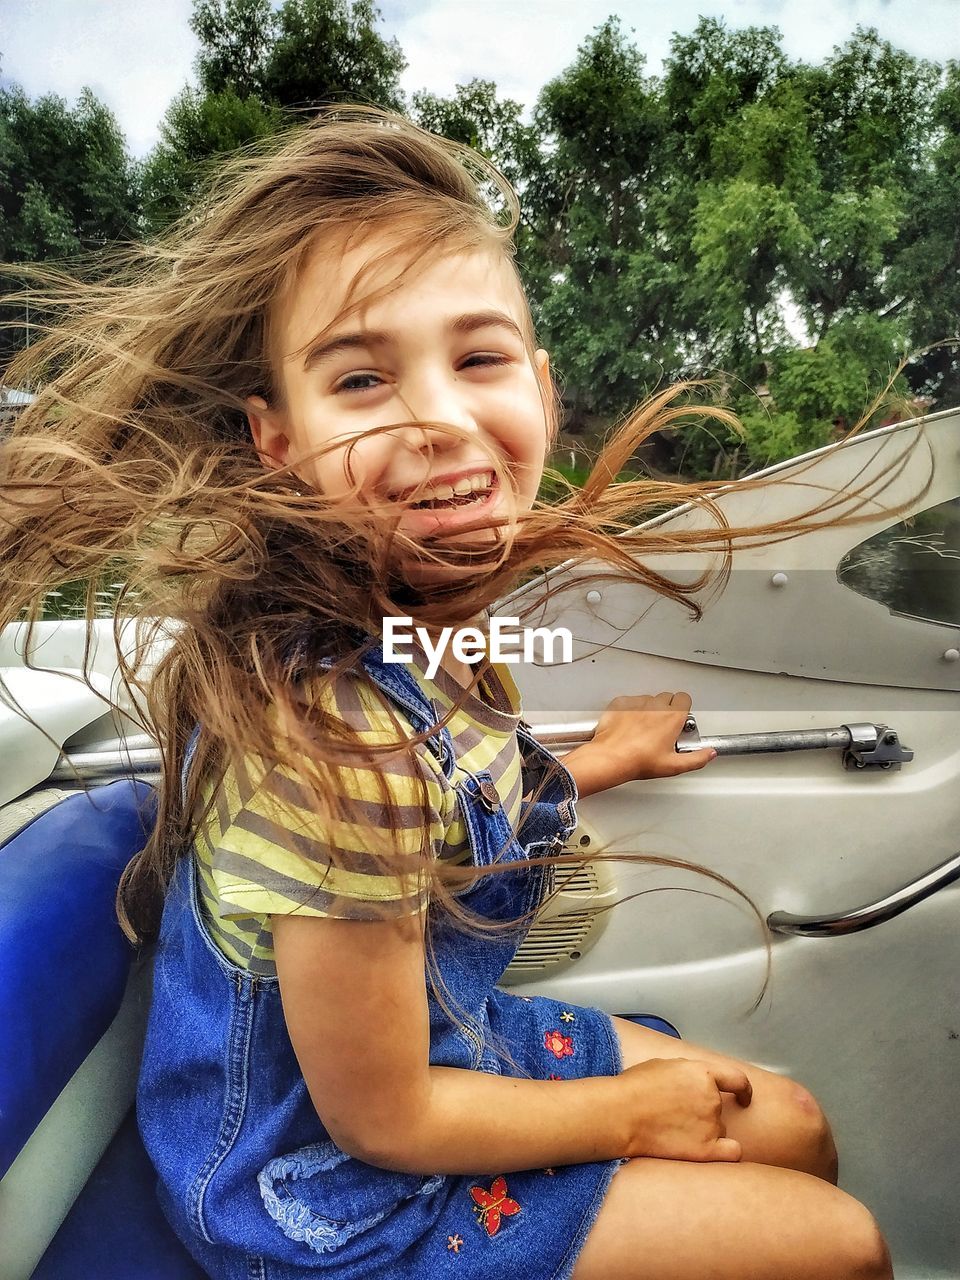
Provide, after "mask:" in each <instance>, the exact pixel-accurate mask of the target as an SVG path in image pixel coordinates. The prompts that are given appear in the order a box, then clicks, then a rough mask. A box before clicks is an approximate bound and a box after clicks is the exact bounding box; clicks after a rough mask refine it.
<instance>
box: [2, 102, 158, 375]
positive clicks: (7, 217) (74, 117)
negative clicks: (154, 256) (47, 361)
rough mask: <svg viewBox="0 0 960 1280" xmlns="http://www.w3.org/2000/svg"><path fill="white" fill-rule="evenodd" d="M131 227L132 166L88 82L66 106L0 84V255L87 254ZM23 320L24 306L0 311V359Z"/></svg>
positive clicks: (20, 332)
mask: <svg viewBox="0 0 960 1280" xmlns="http://www.w3.org/2000/svg"><path fill="white" fill-rule="evenodd" d="M137 230H138V192H137V186H136V172H135V168H134V166H133V164H132V163H131V161H130V159H129V157H128V156H127V152H126V146H125V143H124V139H123V135H122V134H121V132H120V129H119V128H118V126H117V122H116V120H115V118H114V117H113V115H112V114H111V112H110V111H108V110H107V108H106V107H105V106H104V105H103V103H102V102H100V101H99V100H98V99H97V98H96V97H95V96H94V95H93V94H92V93H91V92H90V90H89V89H84V90H83V92H82V93H81V95H80V98H79V100H78V102H77V105H76V106H75V107H74V108H72V109H71V108H70V107H68V105H67V103H66V102H65V101H64V100H63V99H62V98H58V97H56V96H55V95H53V94H48V95H46V96H44V97H41V98H38V99H37V100H36V101H35V102H31V101H30V100H29V99H28V98H27V96H26V94H25V93H24V92H23V90H22V89H20V88H18V87H17V86H13V87H12V88H9V89H0V262H40V261H50V260H52V259H61V258H72V257H76V256H77V255H79V254H83V255H84V256H85V257H86V258H87V259H88V260H92V259H93V258H94V257H95V256H96V254H97V253H98V252H99V251H102V250H103V249H105V248H106V247H107V246H109V245H111V244H113V243H115V242H118V241H124V240H128V239H129V238H131V236H133V235H135V234H136V232H137ZM27 320H28V315H27V311H26V308H25V307H24V309H23V311H22V312H21V310H20V309H19V308H18V307H6V308H4V309H3V310H2V311H0V321H2V322H3V323H4V325H5V326H9V327H4V328H3V329H0V367H2V365H4V364H5V363H6V361H7V360H8V359H9V357H10V356H11V355H12V354H13V352H14V351H16V350H17V349H18V348H19V347H21V346H23V345H24V344H25V343H26V342H27V341H28V332H29V331H28V328H27ZM35 322H36V317H34V323H35Z"/></svg>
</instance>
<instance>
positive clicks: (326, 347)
mask: <svg viewBox="0 0 960 1280" xmlns="http://www.w3.org/2000/svg"><path fill="white" fill-rule="evenodd" d="M492 327H499V328H501V329H507V330H509V332H510V333H511V334H512V335H513V336H514V337H517V338H519V339H520V341H521V342H522V341H523V330H522V329H521V328H520V326H519V325H518V324H517V322H516V321H515V320H512V319H511V318H510V317H509V316H508V315H507V314H506V312H503V311H471V312H469V313H468V314H466V315H462V316H456V317H455V318H454V319H453V320H451V321H450V323H449V324H448V326H447V328H448V329H449V331H450V332H451V333H473V332H475V330H477V329H488V328H492ZM394 341H396V335H395V334H392V333H386V332H384V331H383V330H381V329H364V330H363V331H362V332H359V333H341V334H339V335H338V336H337V337H335V338H327V339H321V340H320V341H319V342H316V343H314V344H313V345H312V346H311V347H309V348H308V349H307V353H306V355H305V356H304V359H303V368H304V372H306V371H307V370H309V369H315V368H316V366H317V365H318V364H321V363H322V362H323V361H324V360H329V359H330V358H331V357H332V356H335V355H338V354H339V353H340V352H341V351H355V350H357V349H358V348H364V349H366V348H370V347H377V346H385V345H387V344H389V343H390V342H394Z"/></svg>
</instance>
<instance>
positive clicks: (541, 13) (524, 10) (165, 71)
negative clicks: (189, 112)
mask: <svg viewBox="0 0 960 1280" xmlns="http://www.w3.org/2000/svg"><path fill="white" fill-rule="evenodd" d="M277 2H278V0H274V3H277ZM381 9H382V12H383V22H382V23H381V27H380V29H381V31H382V32H383V33H384V34H385V35H388V36H396V37H397V39H398V40H399V42H400V45H401V47H402V49H403V51H404V53H405V55H406V57H407V59H408V62H409V67H408V69H407V71H406V73H405V75H404V77H403V83H404V87H405V88H406V89H407V90H408V92H412V91H414V90H417V89H429V90H431V91H432V92H434V93H440V94H449V93H452V91H453V88H454V86H455V85H456V84H463V83H465V82H466V81H468V80H470V79H472V78H473V77H475V76H479V77H482V78H484V79H489V80H494V81H496V83H497V85H498V88H499V90H500V92H501V94H503V95H506V96H509V97H512V98H516V99H517V100H518V101H520V102H521V103H523V104H524V105H525V106H526V107H527V108H530V107H532V106H533V103H534V101H535V99H536V97H537V94H538V93H539V91H540V89H541V88H542V87H543V85H544V84H545V83H546V82H547V81H548V80H550V79H551V78H552V77H554V76H556V75H558V74H559V73H560V72H561V71H562V70H563V69H564V67H566V66H568V65H569V64H570V62H571V61H572V60H573V58H574V56H575V54H576V51H577V47H578V46H579V45H580V44H581V43H582V42H583V40H584V38H585V37H586V36H587V35H589V33H590V32H591V31H593V30H594V29H595V28H596V27H597V26H599V24H600V23H601V22H603V21H604V19H605V18H606V17H607V16H608V15H609V14H610V13H611V12H617V13H619V14H620V15H621V18H622V21H623V25H624V27H625V29H627V30H628V31H630V30H631V29H632V38H633V39H634V40H635V42H636V44H637V47H638V48H639V49H641V50H642V51H643V52H644V54H645V55H646V57H647V67H648V70H649V71H650V72H652V73H653V72H658V71H659V70H660V67H661V64H662V60H663V58H664V57H665V56H666V55H667V53H668V52H669V46H670V36H671V34H672V33H673V32H676V31H679V32H681V33H688V32H690V31H692V30H693V28H694V26H695V25H696V22H697V17H698V15H699V14H701V13H703V14H707V15H709V16H712V17H722V18H724V19H725V20H726V22H727V24H728V25H729V26H731V27H734V28H736V27H742V26H748V25H776V26H779V27H780V28H781V30H782V31H783V36H784V47H785V49H786V52H787V54H788V56H789V57H791V58H803V59H806V60H808V61H812V62H819V61H820V60H822V59H823V58H824V57H825V56H826V55H827V54H829V53H830V51H831V49H832V48H833V47H834V45H837V44H841V43H842V42H843V41H844V40H846V38H847V37H848V36H849V35H850V34H851V32H852V31H853V29H854V27H855V26H857V24H858V23H860V24H863V25H866V26H876V27H877V28H878V29H879V30H880V33H881V35H883V36H885V37H886V38H887V39H889V40H890V41H891V42H892V43H893V44H894V45H897V46H899V47H901V48H904V49H906V50H908V51H909V52H910V53H913V54H916V55H918V56H922V57H928V58H932V59H934V60H936V61H938V62H943V61H945V60H946V59H947V58H960V23H958V22H957V10H958V3H957V0H672V3H670V4H664V3H662V0H468V2H465V0H381ZM190 10H191V3H190V0H163V3H161V4H150V3H146V4H144V3H141V0H0V12H2V15H3V30H2V33H0V53H2V55H3V68H2V69H3V74H4V79H5V80H7V81H11V80H12V81H16V82H18V83H20V84H22V85H23V87H24V89H26V91H27V92H28V93H29V94H30V95H31V96H32V97H35V96H37V95H38V94H40V93H45V92H55V93H59V94H61V95H63V96H64V97H66V98H68V99H70V100H71V101H72V100H74V99H75V98H76V96H77V94H78V93H79V91H80V89H81V87H82V86H83V85H85V84H88V85H90V87H91V88H92V89H93V90H94V92H96V93H97V94H98V96H99V97H101V98H102V99H103V100H104V101H105V102H106V103H107V105H108V106H110V108H111V109H112V110H113V111H114V112H115V113H116V115H117V118H118V119H119V121H120V124H121V127H122V128H123V130H124V132H125V133H126V135H127V140H128V142H129V144H130V148H131V150H132V151H133V152H134V154H137V155H142V154H144V153H145V152H146V151H147V150H148V149H149V148H150V146H152V145H153V143H154V142H155V141H156V138H157V132H158V126H159V123H160V119H161V117H162V115H163V113H164V111H165V110H166V108H167V106H168V105H169V103H170V100H171V98H172V97H173V96H174V94H175V93H177V92H178V91H179V89H180V88H181V87H182V86H183V84H184V83H185V82H186V81H187V80H189V79H191V78H192V63H193V58H194V56H195V53H196V41H195V39H194V37H193V34H192V32H191V31H190V28H189V16H190Z"/></svg>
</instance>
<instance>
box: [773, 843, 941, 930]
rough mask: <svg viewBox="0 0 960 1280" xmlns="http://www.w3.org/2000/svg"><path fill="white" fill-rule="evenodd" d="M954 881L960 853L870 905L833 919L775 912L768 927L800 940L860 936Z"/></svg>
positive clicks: (843, 913)
mask: <svg viewBox="0 0 960 1280" xmlns="http://www.w3.org/2000/svg"><path fill="white" fill-rule="evenodd" d="M955 880H960V853H958V854H956V856H955V857H953V858H950V859H949V860H948V861H947V862H941V863H940V865H939V866H938V867H934V868H933V870H932V871H928V872H927V874H926V875H924V876H921V877H920V879H919V880H912V881H911V882H910V884H905V885H904V886H903V888H902V889H896V890H895V891H894V892H893V893H891V894H888V895H887V897H886V898H881V899H880V901H879V902H872V903H870V905H869V906H866V907H856V908H855V909H854V910H853V911H838V912H837V913H836V914H835V915H830V916H795V915H791V913H790V912H789V911H773V912H771V914H770V915H769V916H767V927H768V928H769V929H770V930H771V931H772V932H773V933H789V934H796V935H797V936H798V937H801V938H837V937H840V935H841V934H844V933H859V932H860V931H861V929H872V928H873V927H874V925H878V924H884V923H886V921H887V920H892V919H893V918H894V916H899V915H902V914H903V912H904V911H907V910H908V909H909V908H910V907H912V906H914V905H915V904H916V903H918V902H923V900H924V898H929V897H930V896H931V894H934V893H936V892H937V891H938V890H939V889H943V888H946V886H947V885H948V884H953V882H954V881H955Z"/></svg>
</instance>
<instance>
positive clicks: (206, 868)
mask: <svg viewBox="0 0 960 1280" xmlns="http://www.w3.org/2000/svg"><path fill="white" fill-rule="evenodd" d="M417 656H420V657H421V661H420V662H419V663H418V662H417ZM425 665H426V663H425V661H423V660H422V655H415V661H414V664H413V665H412V666H411V670H412V673H413V674H414V676H415V677H416V679H417V681H418V683H419V684H420V687H421V689H422V690H423V692H424V693H425V694H426V696H427V698H428V699H429V700H430V701H431V702H432V703H433V706H434V708H435V710H436V712H437V719H438V720H439V719H441V718H442V717H444V716H445V715H446V713H447V712H448V711H449V710H450V708H451V707H452V706H453V704H454V702H456V701H458V700H460V699H462V698H463V692H464V691H463V687H462V686H461V685H459V684H458V683H457V681H456V680H455V679H454V678H453V677H452V676H451V675H450V674H449V673H447V672H445V671H443V670H441V671H439V672H438V673H437V675H436V676H435V677H434V679H433V680H428V679H427V678H426V675H425V674H424V667H425ZM324 690H325V706H326V707H327V708H328V709H329V710H332V711H334V713H335V714H336V715H337V716H338V717H339V718H340V719H342V720H343V721H345V722H346V723H347V724H348V725H350V727H351V728H353V729H355V730H357V731H358V732H359V733H360V735H361V739H362V740H363V741H364V742H368V743H370V744H375V743H385V742H395V741H396V740H397V737H398V731H397V728H396V726H395V723H394V720H393V716H394V715H396V714H397V713H396V711H395V709H394V708H393V707H392V706H390V707H388V706H386V705H385V703H384V700H383V696H382V695H381V694H380V693H379V692H378V691H377V690H376V689H375V688H374V686H373V685H372V684H371V683H370V682H369V680H367V679H366V678H365V677H357V676H346V677H344V678H343V679H341V680H340V681H338V683H337V685H336V688H335V689H332V688H331V686H330V685H325V686H324ZM519 718H520V695H519V692H518V690H517V687H516V685H515V684H514V682H513V678H512V676H511V675H510V672H509V668H508V667H506V666H504V665H502V664H499V663H497V664H493V665H492V666H491V667H490V668H489V669H488V673H487V675H486V676H485V678H484V680H483V682H482V691H480V692H478V691H477V690H474V692H473V693H471V694H470V695H469V696H468V697H467V698H466V700H465V701H464V702H463V705H462V706H461V707H459V708H458V709H457V710H456V711H455V712H454V713H453V717H452V719H451V720H450V722H449V725H448V728H449V731H450V734H451V737H452V739H453V745H454V753H455V756H456V762H457V763H456V768H455V769H454V773H453V776H452V778H450V779H449V780H448V779H446V778H444V776H443V770H442V767H441V765H440V763H439V761H438V760H437V759H436V757H435V756H434V755H433V753H432V752H431V751H430V749H429V748H428V747H426V746H425V745H421V746H418V747H417V748H416V749H414V750H404V751H402V752H396V753H392V754H390V755H386V756H385V755H383V754H381V755H379V756H378V757H377V767H378V768H379V769H380V770H381V771H382V775H383V778H384V781H385V783H386V786H387V792H388V795H389V797H390V799H391V800H392V802H393V804H394V805H395V806H396V812H397V815H398V817H399V823H398V824H394V825H393V828H392V829H393V830H394V831H396V832H397V835H396V843H395V847H397V848H398V849H399V850H400V851H402V852H410V853H411V854H418V853H419V852H420V850H421V849H422V848H423V847H424V842H425V841H426V842H427V844H428V845H429V848H430V849H431V851H432V853H433V856H435V857H439V858H445V859H450V860H452V861H454V862H466V861H469V859H470V847H469V842H468V839H467V833H466V830H465V828H464V824H463V820H462V818H461V816H460V812H459V806H458V804H457V800H456V794H455V789H456V786H457V784H458V782H459V781H460V780H461V779H462V777H463V776H464V774H465V773H466V772H469V773H475V772H478V771H480V770H487V771H488V772H489V773H490V775H491V777H492V778H493V781H494V784H495V785H496V787H497V790H498V792H499V794H500V797H501V800H502V803H503V806H504V809H505V811H506V815H507V817H508V818H509V820H510V822H511V823H513V824H514V825H515V824H516V822H517V819H518V817H519V815H520V805H521V799H522V790H523V784H522V778H521V769H522V761H521V756H520V750H519V746H518V743H517V723H518V721H519ZM406 723H407V722H406V721H403V720H401V724H406ZM342 781H343V786H344V796H345V799H346V812H345V814H344V817H343V820H341V821H340V822H338V823H336V824H334V825H332V828H328V829H325V830H318V829H317V819H316V817H315V815H313V814H311V813H310V812H308V811H307V809H306V808H305V805H304V803H303V799H304V798H303V797H302V796H301V794H300V788H299V784H298V782H297V780H296V778H295V777H292V776H289V775H288V774H287V773H281V772H280V771H279V770H273V771H272V772H271V773H269V774H267V775H266V776H265V772H264V769H263V766H262V765H261V766H260V767H259V768H258V767H257V762H256V761H253V760H248V761H244V762H242V763H240V764H238V765H236V766H233V767H231V768H229V769H228V770H227V773H226V775H225V776H224V778H223V780H222V782H220V784H219V786H218V787H217V788H216V794H215V795H214V796H213V802H212V804H210V806H209V809H208V811H207V815H206V817H205V819H204V820H203V821H202V822H201V824H200V825H199V827H198V830H197V833H196V838H195V846H194V847H195V853H196V859H197V867H198V871H199V876H198V885H199V891H200V899H201V908H202V910H203V913H204V917H205V920H206V923H207V927H208V929H209V930H210V933H211V935H212V937H213V939H214V941H215V942H216V944H217V945H218V947H219V948H220V950H221V951H222V952H223V953H224V955H226V956H227V957H228V958H229V959H230V960H232V961H233V962H234V963H235V964H238V965H240V966H241V967H243V968H246V969H248V970H249V971H250V972H251V973H256V974H265V975H273V974H275V973H276V967H275V964H274V956H273V932H272V928H271V921H270V917H271V915H277V914H283V915H309V916H325V917H336V918H338V919H347V920H367V919H382V918H383V917H384V916H385V915H388V914H396V915H401V914H405V913H409V912H413V911H417V910H420V909H422V907H423V905H424V902H423V898H422V894H420V893H418V889H417V884H416V881H415V879H414V877H413V876H410V877H407V878H406V880H403V879H401V878H400V877H398V876H396V875H393V876H391V875H384V874H383V867H382V864H381V863H380V862H379V861H378V860H377V859H376V858H374V857H372V856H371V854H370V853H369V852H368V851H367V850H366V849H365V848H364V845H365V844H369V834H370V826H371V825H372V826H373V827H374V829H376V828H377V827H380V828H381V829H384V828H386V827H387V826H388V824H389V812H388V810H387V809H386V808H385V806H384V805H383V802H382V797H383V791H382V788H381V785H380V784H379V782H378V779H377V777H376V774H375V773H374V770H373V768H372V767H371V768H366V767H362V766H359V765H358V766H357V767H352V766H351V767H350V768H347V769H344V770H343V772H342ZM424 788H425V794H426V799H427V805H428V810H429V818H430V820H429V824H428V829H426V830H425V828H424V822H423V818H424V811H423V798H424ZM209 799H210V789H206V790H205V791H204V793H203V800H204V801H205V802H206V801H207V800H209ZM351 815H352V816H353V817H355V818H356V819H357V821H356V822H351V821H350V818H351ZM331 849H335V850H336V854H335V861H336V865H332V859H331V852H330V851H331ZM371 904H376V906H375V909H371Z"/></svg>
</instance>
